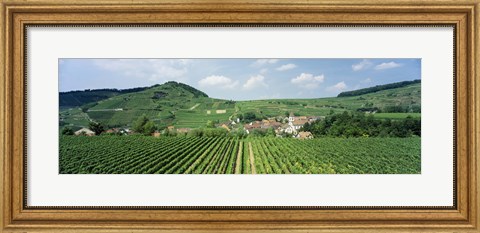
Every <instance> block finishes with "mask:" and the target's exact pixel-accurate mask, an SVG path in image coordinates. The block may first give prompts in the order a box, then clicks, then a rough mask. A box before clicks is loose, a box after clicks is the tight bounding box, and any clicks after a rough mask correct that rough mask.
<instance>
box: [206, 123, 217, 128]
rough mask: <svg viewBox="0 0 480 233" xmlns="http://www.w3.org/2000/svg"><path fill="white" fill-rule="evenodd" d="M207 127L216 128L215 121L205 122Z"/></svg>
mask: <svg viewBox="0 0 480 233" xmlns="http://www.w3.org/2000/svg"><path fill="white" fill-rule="evenodd" d="M205 125H206V127H207V128H215V122H213V121H207V124H205Z"/></svg>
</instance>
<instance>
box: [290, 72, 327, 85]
mask: <svg viewBox="0 0 480 233" xmlns="http://www.w3.org/2000/svg"><path fill="white" fill-rule="evenodd" d="M324 80H325V76H324V75H323V74H322V75H318V76H313V74H308V73H301V74H300V75H299V76H297V77H296V78H294V79H292V80H291V82H292V83H293V84H295V85H297V86H299V87H303V88H306V89H315V88H317V87H318V86H320V84H321V83H323V81H324Z"/></svg>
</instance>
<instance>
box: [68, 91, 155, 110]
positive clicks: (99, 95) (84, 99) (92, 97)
mask: <svg viewBox="0 0 480 233" xmlns="http://www.w3.org/2000/svg"><path fill="white" fill-rule="evenodd" d="M147 88H148V87H136V88H130V89H123V90H118V89H108V88H107V89H95V90H90V89H86V90H83V91H68V92H60V106H61V107H62V106H68V107H78V106H82V105H84V104H87V103H92V102H98V101H100V100H104V99H108V98H110V97H113V96H117V95H121V94H127V93H133V92H138V91H143V90H145V89H147Z"/></svg>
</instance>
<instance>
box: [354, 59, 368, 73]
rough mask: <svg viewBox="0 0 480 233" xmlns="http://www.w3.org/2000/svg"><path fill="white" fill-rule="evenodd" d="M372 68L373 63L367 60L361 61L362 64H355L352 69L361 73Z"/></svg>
mask: <svg viewBox="0 0 480 233" xmlns="http://www.w3.org/2000/svg"><path fill="white" fill-rule="evenodd" d="M370 66H372V62H370V61H369V60H367V59H363V61H361V62H360V63H357V64H353V65H352V69H353V71H359V70H363V69H367V68H369V67H370Z"/></svg>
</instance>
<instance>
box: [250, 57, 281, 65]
mask: <svg viewBox="0 0 480 233" xmlns="http://www.w3.org/2000/svg"><path fill="white" fill-rule="evenodd" d="M277 62H278V59H257V60H256V61H255V62H254V63H253V64H252V66H254V67H260V66H264V65H267V64H275V63H277Z"/></svg>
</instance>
